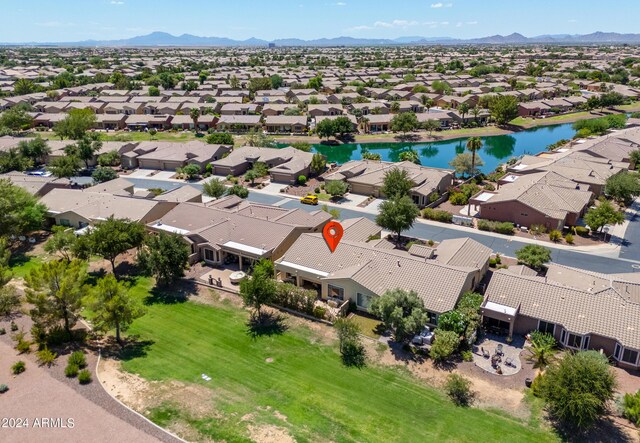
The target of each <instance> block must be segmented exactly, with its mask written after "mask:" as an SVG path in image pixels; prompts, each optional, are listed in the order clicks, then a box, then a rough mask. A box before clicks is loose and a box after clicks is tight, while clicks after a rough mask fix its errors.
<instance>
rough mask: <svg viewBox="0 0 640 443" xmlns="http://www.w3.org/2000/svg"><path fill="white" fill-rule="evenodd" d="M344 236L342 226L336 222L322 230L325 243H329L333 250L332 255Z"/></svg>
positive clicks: (330, 223) (331, 222)
mask: <svg viewBox="0 0 640 443" xmlns="http://www.w3.org/2000/svg"><path fill="white" fill-rule="evenodd" d="M342 234H344V229H342V225H341V224H340V223H338V222H335V221H330V222H329V223H327V224H326V225H324V228H323V229H322V236H323V237H324V241H326V242H327V246H329V249H331V253H332V254H333V251H335V250H336V247H337V246H338V243H340V239H341V238H342Z"/></svg>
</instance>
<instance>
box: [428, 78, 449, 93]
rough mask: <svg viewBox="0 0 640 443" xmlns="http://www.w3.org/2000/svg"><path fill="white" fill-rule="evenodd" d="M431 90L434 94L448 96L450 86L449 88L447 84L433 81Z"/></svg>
mask: <svg viewBox="0 0 640 443" xmlns="http://www.w3.org/2000/svg"><path fill="white" fill-rule="evenodd" d="M431 89H433V92H435V93H436V94H448V93H449V92H451V86H449V84H448V83H447V82H444V81H442V80H435V81H434V82H432V83H431Z"/></svg>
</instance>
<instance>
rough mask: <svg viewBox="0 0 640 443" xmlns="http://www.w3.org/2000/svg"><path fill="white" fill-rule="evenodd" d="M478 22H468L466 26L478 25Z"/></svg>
mask: <svg viewBox="0 0 640 443" xmlns="http://www.w3.org/2000/svg"><path fill="white" fill-rule="evenodd" d="M477 24H478V22H477V21H476V20H473V21H470V22H466V23H465V25H477Z"/></svg>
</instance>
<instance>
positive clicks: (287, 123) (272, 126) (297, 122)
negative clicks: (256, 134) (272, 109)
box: [265, 115, 307, 134]
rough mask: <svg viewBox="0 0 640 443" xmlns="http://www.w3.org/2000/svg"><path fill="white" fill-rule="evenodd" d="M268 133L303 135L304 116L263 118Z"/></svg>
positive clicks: (305, 129)
mask: <svg viewBox="0 0 640 443" xmlns="http://www.w3.org/2000/svg"><path fill="white" fill-rule="evenodd" d="M265 126H266V128H267V132H269V133H274V134H277V133H292V134H304V133H306V132H307V116H306V115H270V116H267V117H266V118H265Z"/></svg>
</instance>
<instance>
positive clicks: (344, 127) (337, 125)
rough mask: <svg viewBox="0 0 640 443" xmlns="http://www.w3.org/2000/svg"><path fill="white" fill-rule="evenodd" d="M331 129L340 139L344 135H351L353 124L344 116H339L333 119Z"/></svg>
mask: <svg viewBox="0 0 640 443" xmlns="http://www.w3.org/2000/svg"><path fill="white" fill-rule="evenodd" d="M333 128H334V130H335V131H336V133H337V134H340V136H341V137H343V136H344V135H345V134H351V133H352V132H353V131H354V129H353V123H351V120H349V118H348V117H345V116H339V117H336V118H335V119H333Z"/></svg>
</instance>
